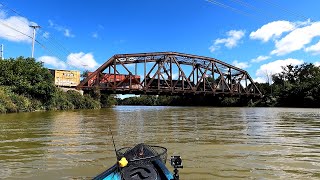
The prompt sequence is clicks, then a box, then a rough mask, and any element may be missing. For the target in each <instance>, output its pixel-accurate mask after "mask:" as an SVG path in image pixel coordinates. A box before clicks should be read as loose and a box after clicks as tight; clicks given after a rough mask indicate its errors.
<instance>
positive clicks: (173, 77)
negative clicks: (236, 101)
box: [77, 52, 262, 97]
mask: <svg viewBox="0 0 320 180" xmlns="http://www.w3.org/2000/svg"><path fill="white" fill-rule="evenodd" d="M93 88H95V89H99V90H100V91H103V92H106V93H112V94H159V95H188V94H190V95H212V96H215V95H220V96H256V97H260V96H262V94H261V92H260V90H259V89H258V88H257V86H256V85H255V83H254V81H253V80H252V78H251V77H250V75H249V74H248V72H247V71H245V70H242V69H240V68H238V67H235V66H232V65H230V64H227V63H225V62H222V61H220V60H218V59H215V58H210V57H204V56H196V55H191V54H183V53H177V52H155V53H136V54H117V55H114V56H112V57H111V58H110V59H109V60H108V61H106V62H105V63H104V64H103V65H101V66H100V67H99V68H98V69H97V70H95V71H94V72H89V73H88V76H87V77H86V78H85V79H83V80H82V81H81V83H80V84H79V85H78V86H77V89H82V90H84V91H87V90H90V89H93Z"/></svg>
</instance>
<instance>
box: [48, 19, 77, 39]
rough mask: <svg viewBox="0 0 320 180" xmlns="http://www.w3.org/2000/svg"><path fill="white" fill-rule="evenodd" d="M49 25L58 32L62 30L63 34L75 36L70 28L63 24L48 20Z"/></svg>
mask: <svg viewBox="0 0 320 180" xmlns="http://www.w3.org/2000/svg"><path fill="white" fill-rule="evenodd" d="M48 22H49V26H50V27H51V28H53V29H55V30H57V31H59V32H62V33H63V35H64V36H66V37H75V35H74V34H72V33H71V30H70V29H68V28H66V27H63V26H60V25H58V24H56V23H54V22H53V21H52V20H49V21H48Z"/></svg>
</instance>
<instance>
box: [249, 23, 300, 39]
mask: <svg viewBox="0 0 320 180" xmlns="http://www.w3.org/2000/svg"><path fill="white" fill-rule="evenodd" d="M294 29H295V23H292V22H289V21H273V22H270V23H268V24H265V25H263V26H262V27H261V28H260V29H258V30H257V31H254V32H251V33H250V38H251V39H258V40H262V41H263V42H267V41H269V40H270V39H271V38H277V37H280V36H281V34H282V33H284V32H289V31H292V30H294Z"/></svg>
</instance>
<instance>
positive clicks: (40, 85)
mask: <svg viewBox="0 0 320 180" xmlns="http://www.w3.org/2000/svg"><path fill="white" fill-rule="evenodd" d="M270 79H272V83H270V82H268V83H256V85H257V87H258V88H259V89H260V91H261V92H262V94H263V95H264V96H263V97H262V98H258V99H251V98H248V97H215V96H200V97H199V96H155V95H141V96H140V97H130V98H126V99H119V98H114V95H108V94H101V93H100V91H99V89H93V90H92V91H90V92H88V93H87V94H85V95H81V94H80V93H78V92H77V91H72V90H69V91H67V92H63V91H62V90H61V89H59V88H57V87H55V85H54V77H53V76H52V75H51V73H50V72H49V70H48V69H47V68H45V67H44V66H43V64H42V63H41V62H37V61H35V59H33V58H24V57H18V58H15V59H14V58H10V59H5V60H0V113H9V112H30V111H36V110H67V109H98V108H101V107H109V106H112V105H114V104H117V105H147V106H222V107H226V106H255V107H315V108H318V107H320V68H319V67H318V66H315V65H314V64H312V63H305V64H302V65H296V66H292V65H287V66H285V67H282V72H280V73H277V74H274V75H272V76H271V77H270Z"/></svg>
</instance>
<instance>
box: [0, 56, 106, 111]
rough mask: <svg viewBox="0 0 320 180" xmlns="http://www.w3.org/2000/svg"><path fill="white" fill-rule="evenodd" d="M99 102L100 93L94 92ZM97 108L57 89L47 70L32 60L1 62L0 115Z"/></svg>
mask: <svg viewBox="0 0 320 180" xmlns="http://www.w3.org/2000/svg"><path fill="white" fill-rule="evenodd" d="M94 93H95V94H94V95H95V98H97V99H99V98H100V95H99V92H94ZM85 108H90V109H97V108H100V103H99V101H97V100H95V99H93V98H92V97H90V96H89V95H85V96H82V95H81V94H79V93H78V92H76V91H68V92H63V91H62V90H60V89H58V88H56V87H55V86H54V83H53V77H52V75H51V74H50V72H49V70H48V69H47V68H44V67H43V66H42V64H41V63H40V62H36V61H35V60H34V59H33V58H23V57H18V58H16V59H13V58H11V59H7V60H0V113H9V112H21V111H24V112H28V111H34V110H67V109H85Z"/></svg>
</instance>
